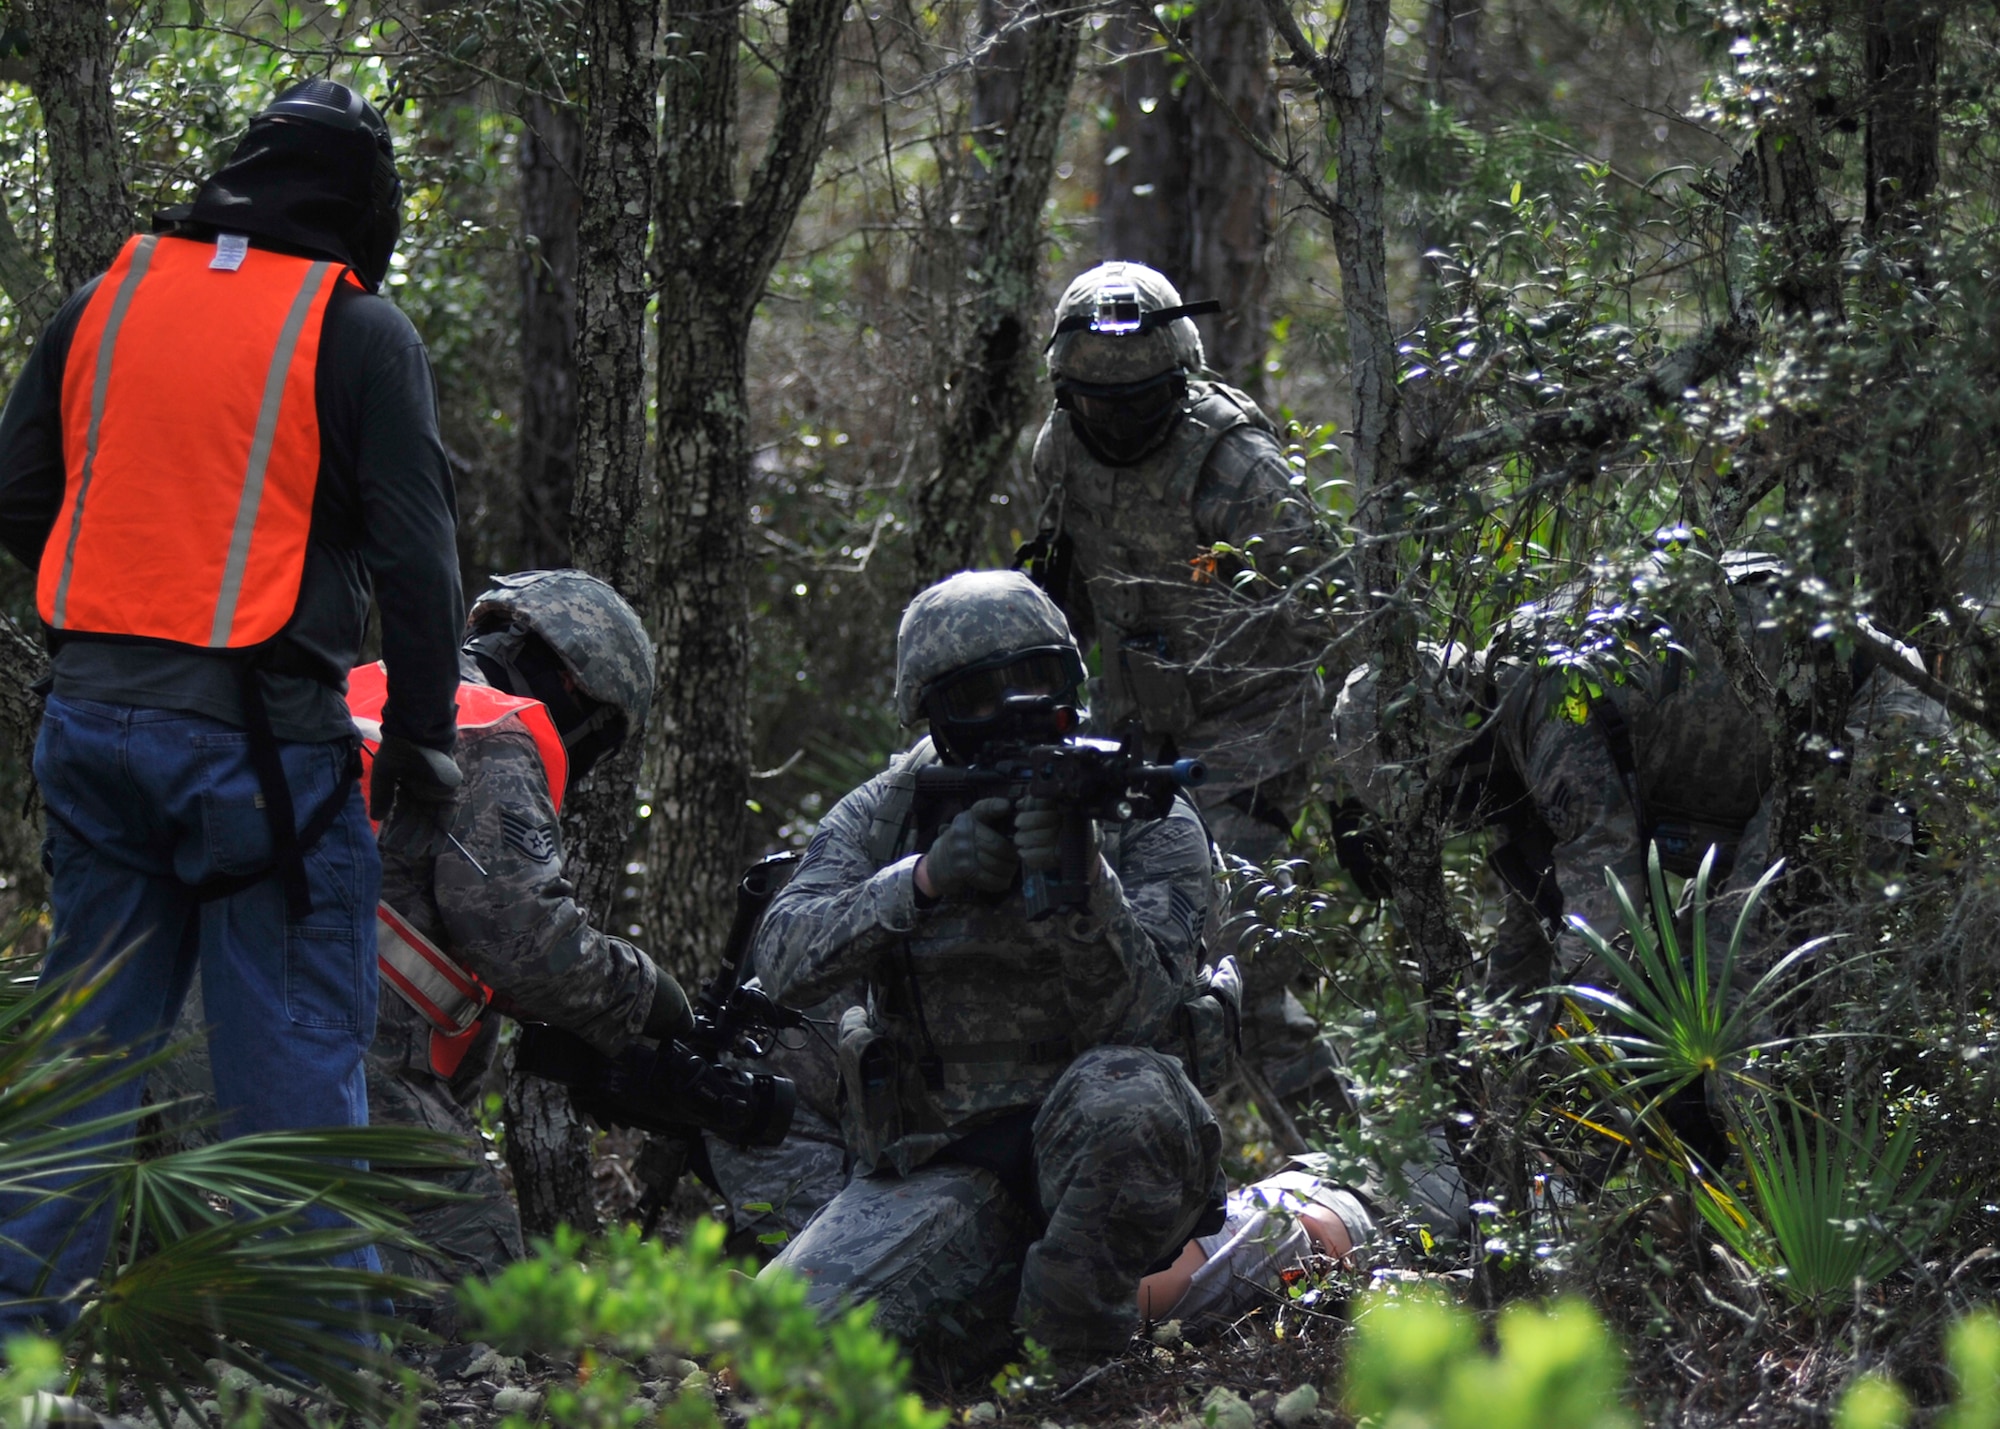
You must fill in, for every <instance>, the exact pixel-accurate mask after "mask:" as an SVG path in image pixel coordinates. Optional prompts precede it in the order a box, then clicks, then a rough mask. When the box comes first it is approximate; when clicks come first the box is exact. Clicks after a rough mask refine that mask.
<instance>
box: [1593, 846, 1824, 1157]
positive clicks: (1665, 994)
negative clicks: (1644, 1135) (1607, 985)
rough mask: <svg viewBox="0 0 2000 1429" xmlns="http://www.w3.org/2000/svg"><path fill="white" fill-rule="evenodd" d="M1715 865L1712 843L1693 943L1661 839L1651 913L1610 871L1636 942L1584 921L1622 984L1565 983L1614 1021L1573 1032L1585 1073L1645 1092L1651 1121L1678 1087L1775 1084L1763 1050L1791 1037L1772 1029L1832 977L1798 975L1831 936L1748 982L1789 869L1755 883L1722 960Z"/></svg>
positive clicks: (1653, 863)
mask: <svg viewBox="0 0 2000 1429" xmlns="http://www.w3.org/2000/svg"><path fill="white" fill-rule="evenodd" d="M1714 865H1715V850H1714V849H1713V848H1711V849H1710V850H1709V851H1708V855H1707V857H1705V858H1703V860H1702V863H1701V869H1700V871H1699V872H1698V873H1697V874H1696V876H1695V882H1694V901H1693V909H1692V918H1691V922H1690V924H1689V928H1690V932H1689V938H1688V946H1687V948H1686V949H1685V950H1683V949H1682V947H1681V939H1680V935H1679V933H1678V932H1677V931H1676V929H1675V927H1674V903H1673V900H1671V899H1670V898H1668V896H1667V887H1666V879H1665V878H1664V876H1663V875H1662V874H1661V871H1660V851H1659V848H1658V847H1657V846H1654V847H1652V848H1650V849H1649V850H1648V852H1647V859H1646V876H1647V881H1648V882H1649V883H1650V885H1651V889H1652V899H1651V908H1652V917H1651V919H1650V920H1649V919H1648V918H1646V917H1644V916H1642V915H1641V914H1640V912H1639V911H1638V909H1636V908H1635V907H1633V906H1632V899H1631V897H1630V895H1629V894H1627V893H1626V891H1625V886H1624V884H1623V883H1621V882H1620V881H1619V880H1618V878H1617V877H1616V876H1615V875H1613V874H1612V873H1611V871H1610V870H1609V869H1607V870H1605V874H1604V877H1605V882H1606V883H1607V885H1609V887H1610V888H1611V890H1612V892H1613V893H1614V894H1615V895H1616V896H1617V899H1618V906H1619V914H1620V917H1621V918H1622V920H1623V922H1624V924H1625V932H1626V935H1627V937H1628V938H1629V939H1630V941H1631V953H1630V954H1629V955H1627V953H1625V952H1624V951H1623V950H1622V949H1621V948H1620V947H1619V945H1618V944H1616V943H1614V942H1612V941H1611V940H1610V939H1609V938H1607V937H1605V935H1604V934H1603V933H1601V932H1599V931H1598V930H1597V929H1595V928H1592V927H1590V926H1589V925H1588V924H1587V923H1581V922H1579V923H1578V924H1577V925H1576V926H1577V929H1578V931H1579V932H1581V933H1582V934H1583V935H1584V937H1585V938H1586V939H1588V940H1589V943H1590V946H1591V948H1592V950H1593V951H1594V952H1595V953H1596V955H1597V961H1598V962H1599V963H1601V964H1602V965H1603V966H1604V967H1605V968H1607V969H1608V970H1609V971H1610V973H1611V977H1612V982H1613V984H1614V986H1615V989H1616V990H1615V991H1606V990H1604V989H1601V988H1594V987H1580V986H1579V987H1566V988H1562V989H1560V991H1561V992H1562V993H1564V994H1566V995H1568V996H1570V997H1573V998H1575V999H1576V1000H1577V1001H1579V1002H1584V1003H1588V1004H1591V1005H1594V1006H1596V1007H1598V1008H1600V1009H1601V1010H1602V1011H1604V1012H1606V1013H1608V1014H1610V1018H1611V1019H1612V1021H1611V1022H1610V1024H1609V1025H1608V1027H1607V1029H1606V1030H1600V1031H1597V1032H1594V1033H1592V1034H1591V1035H1588V1036H1584V1037H1575V1038H1570V1039H1568V1042H1567V1045H1568V1046H1569V1047H1570V1048H1571V1050H1572V1052H1573V1053H1574V1054H1576V1055H1577V1056H1578V1058H1579V1059H1580V1061H1581V1062H1582V1064H1583V1065H1582V1074H1583V1075H1586V1076H1588V1077H1590V1078H1592V1079H1594V1080H1599V1081H1604V1080H1605V1079H1606V1078H1608V1079H1609V1081H1610V1083H1611V1084H1612V1085H1615V1086H1616V1087H1618V1088H1620V1089H1621V1090H1622V1091H1624V1092H1625V1093H1627V1094H1630V1093H1635V1092H1638V1093H1643V1094H1644V1099H1643V1101H1641V1103H1640V1104H1639V1105H1638V1106H1637V1108H1636V1115H1638V1116H1639V1117H1640V1118H1641V1119H1644V1118H1647V1117H1650V1116H1652V1115H1653V1113H1655V1112H1656V1111H1657V1110H1658V1109H1659V1107H1660V1104H1661V1103H1662V1102H1664V1101H1665V1100H1666V1099H1667V1098H1668V1097H1671V1096H1672V1095H1673V1094H1674V1093H1676V1092H1678V1091H1681V1090H1682V1089H1683V1088H1685V1087H1689V1086H1692V1085H1696V1084H1700V1085H1702V1086H1703V1087H1704V1089H1705V1090H1708V1091H1711V1092H1718V1093H1719V1092H1722V1091H1723V1090H1724V1089H1725V1088H1730V1087H1734V1088H1737V1089H1748V1090H1752V1091H1756V1092H1762V1091H1765V1090H1767V1087H1766V1084H1765V1083H1764V1082H1763V1081H1762V1080H1760V1079H1759V1078H1758V1077H1757V1076H1756V1074H1755V1073H1754V1072H1753V1071H1752V1070H1751V1067H1752V1065H1753V1063H1754V1061H1755V1060H1756V1059H1757V1058H1758V1056H1759V1055H1760V1054H1763V1053H1767V1052H1770V1051H1773V1050H1775V1049H1777V1048H1779V1047H1782V1046H1784V1045H1786V1043H1787V1042H1788V1041H1789V1040H1790V1039H1772V1038H1768V1037H1765V1036H1763V1035H1762V1033H1761V1029H1762V1027H1764V1026H1765V1025H1767V1024H1768V1020H1769V1019H1770V1018H1772V1017H1774V1016H1776V1015H1778V1013H1779V1012H1780V1011H1781V1009H1782V1008H1783V1006H1784V1004H1785V1003H1786V1002H1787V1001H1788V1000H1790V999H1792V998H1795V997H1796V996H1797V995H1798V994H1799V993H1800V992H1801V991H1803V990H1804V989H1805V988H1806V987H1808V986H1810V985H1811V983H1812V982H1813V981H1814V980H1816V979H1817V978H1820V977H1824V976H1826V970H1825V969H1821V970H1820V971H1818V972H1815V973H1813V974H1811V975H1810V976H1808V977H1805V978H1794V977H1792V976H1791V974H1792V972H1793V970H1794V969H1795V968H1796V967H1798V965H1799V964H1800V963H1802V962H1804V961H1805V960H1806V959H1807V958H1809V957H1811V956H1812V954H1813V953H1814V952H1815V951H1817V950H1818V949H1819V948H1820V947H1821V946H1823V945H1824V944H1825V942H1826V941H1827V940H1825V939H1815V940H1814V941H1812V942H1809V943H1805V944H1803V945H1801V946H1800V947H1797V948H1794V949H1793V950H1792V951H1791V952H1790V953H1788V954H1786V955H1785V956H1784V957H1782V958H1780V959H1778V960H1777V962H1775V963H1774V964H1773V965H1772V966H1771V968H1770V969H1769V970H1768V971H1766V972H1765V973H1763V974H1762V975H1761V976H1759V977H1758V978H1757V979H1756V980H1755V981H1754V982H1753V983H1751V984H1750V985H1749V986H1748V987H1747V988H1739V987H1738V986H1737V985H1736V984H1737V981H1738V979H1737V972H1738V969H1739V968H1740V967H1741V966H1742V959H1743V943H1744V938H1745V935H1746V934H1747V933H1748V931H1749V929H1750V928H1751V926H1752V924H1753V923H1754V921H1755V919H1756V914H1757V907H1758V904H1759V903H1760V902H1761V900H1762V899H1763V896H1764V893H1765V891H1766V890H1767V889H1769V888H1770V886H1771V884H1772V882H1773V880H1775V879H1776V878H1777V876H1778V874H1779V871H1780V869H1779V867H1778V866H1773V867H1772V868H1770V869H1768V870H1767V871H1766V872H1765V874H1764V876H1763V877H1762V878H1760V879H1758V880H1757V883H1756V885H1755V886H1754V887H1752V888H1751V890H1750V892H1749V895H1748V896H1747V897H1746V898H1745V899H1744V901H1743V908H1742V911H1741V912H1740V913H1739V914H1738V915H1737V918H1736V926H1735V928H1734V929H1733V930H1732V932H1731V933H1730V937H1729V942H1728V944H1727V946H1726V947H1725V948H1723V950H1722V952H1721V955H1720V957H1719V958H1718V957H1717V956H1716V955H1715V951H1714V949H1713V947H1712V942H1713V940H1712V939H1711V937H1710V935H1709V928H1708V908H1709V894H1708V884H1709V877H1710V874H1711V873H1712V872H1713V870H1714ZM1600 1053H1604V1054H1608V1058H1607V1057H1604V1056H1600V1055H1598V1054H1600Z"/></svg>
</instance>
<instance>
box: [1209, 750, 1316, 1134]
mask: <svg viewBox="0 0 2000 1429" xmlns="http://www.w3.org/2000/svg"><path fill="white" fill-rule="evenodd" d="M1311 784H1312V780H1311V771H1310V769H1309V768H1307V767H1305V766H1301V767H1300V768H1297V769H1293V770H1288V771H1286V772H1285V773H1284V774H1281V775H1279V776H1278V777H1277V778H1275V779H1267V780H1265V781H1264V782H1263V783H1262V784H1259V785H1257V786H1256V788H1255V789H1254V790H1250V791H1236V792H1235V793H1233V794H1232V792H1231V791H1229V790H1218V791H1216V792H1215V793H1214V794H1213V795H1211V794H1210V793H1209V791H1208V790H1207V789H1205V788H1204V789H1203V790H1202V799H1201V804H1202V810H1201V817H1202V820H1203V822H1205V823H1206V824H1207V825H1208V835H1209V837H1210V838H1211V839H1213V840H1215V843H1216V846H1217V847H1219V848H1220V849H1221V850H1222V851H1223V853H1224V854H1226V855H1229V856H1231V857H1234V858H1243V859H1248V860H1249V861H1250V862H1252V863H1258V864H1263V863H1269V862H1270V861H1271V860H1273V859H1276V858H1278V857H1280V856H1282V855H1283V853H1284V851H1285V848H1286V845H1287V844H1288V842H1289V841H1290V835H1289V833H1288V831H1286V830H1285V829H1281V828H1280V827H1279V826H1278V825H1277V824H1276V823H1274V822H1272V821H1271V820H1269V819H1265V818H1260V817H1258V814H1259V813H1261V812H1263V811H1265V810H1271V811H1274V812H1275V811H1282V812H1283V815H1284V816H1285V817H1291V816H1294V815H1296V814H1297V813H1298V811H1299V809H1300V808H1301V807H1302V806H1303V805H1304V803H1305V800H1306V798H1307V796H1308V795H1309V794H1310V792H1311ZM1244 792H1248V793H1250V794H1251V795H1252V797H1251V798H1249V799H1244V798H1242V794H1243V793H1244ZM1245 804H1248V805H1250V807H1249V808H1245V807H1244V805H1245ZM1242 931H1243V923H1242V922H1241V921H1240V920H1238V919H1232V920H1231V921H1230V922H1228V923H1226V924H1225V925H1224V926H1223V930H1222V935H1221V937H1220V939H1219V940H1218V943H1217V946H1216V948H1215V953H1216V955H1217V956H1218V957H1220V956H1223V955H1224V954H1229V953H1234V954H1235V955H1236V959H1237V962H1238V963H1239V964H1240V965H1241V966H1242V969H1243V1056H1244V1058H1245V1060H1247V1061H1248V1062H1250V1063H1251V1065H1252V1066H1254V1067H1256V1068H1257V1069H1258V1070H1259V1071H1260V1072H1261V1073H1262V1074H1263V1077H1264V1080H1265V1081H1266V1082H1268V1083H1269V1084H1270V1088H1271V1091H1272V1092H1273V1093H1274V1094H1275V1095H1276V1096H1277V1097H1278V1099H1279V1100H1280V1101H1282V1102H1284V1103H1285V1106H1286V1108H1287V1109H1288V1110H1289V1111H1291V1112H1292V1114H1293V1115H1295V1116H1297V1115H1300V1114H1302V1113H1304V1112H1305V1111H1306V1110H1307V1108H1308V1107H1310V1106H1313V1105H1315V1104H1317V1105H1321V1106H1327V1107H1333V1108H1344V1107H1345V1106H1346V1104H1347V1098H1346V1094H1345V1093H1344V1091H1343V1090H1342V1089H1341V1085H1340V1081H1339V1078H1338V1076H1337V1075H1336V1072H1337V1068H1338V1066H1339V1062H1338V1058H1337V1057H1336V1055H1335V1053H1334V1050H1333V1048H1332V1046H1331V1044H1329V1043H1328V1042H1327V1041H1326V1039H1325V1038H1323V1037H1321V1036H1320V1030H1319V1024H1318V1023H1317V1022H1315V1021H1314V1020H1313V1017H1312V1014H1311V1013H1309V1012H1307V1011H1306V1010H1305V1007H1304V1006H1303V1005H1302V1004H1301V1003H1300V1002H1299V1000H1298V997H1297V996H1296V995H1295V994H1294V993H1293V991H1292V989H1293V988H1294V987H1295V986H1297V985H1298V983H1299V982H1300V981H1301V980H1302V979H1303V978H1304V977H1305V975H1306V971H1307V969H1306V964H1305V960H1304V959H1303V958H1301V957H1300V956H1299V954H1298V953H1297V952H1296V951H1293V950H1292V949H1291V948H1290V947H1286V948H1284V949H1282V950H1280V949H1277V948H1271V947H1259V948H1254V949H1253V948H1250V947H1246V946H1242V945H1240V943H1239V941H1238V940H1239V938H1240V936H1241V934H1242Z"/></svg>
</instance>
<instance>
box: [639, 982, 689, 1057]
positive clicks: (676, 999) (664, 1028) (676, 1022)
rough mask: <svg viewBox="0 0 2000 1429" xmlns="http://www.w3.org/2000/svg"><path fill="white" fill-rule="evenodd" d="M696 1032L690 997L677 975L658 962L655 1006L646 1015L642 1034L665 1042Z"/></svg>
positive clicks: (654, 996) (654, 997) (654, 989)
mask: <svg viewBox="0 0 2000 1429" xmlns="http://www.w3.org/2000/svg"><path fill="white" fill-rule="evenodd" d="M692 1031H694V1010H693V1009H692V1008H690V1007H689V1006H688V1000H687V994H686V993H684V992H682V991H681V985H680V984H679V983H677V982H675V981H674V979H673V974H671V973H669V972H668V971H667V970H666V969H665V968H663V967H661V966H660V965H659V964H658V963H655V964H653V1005H652V1007H651V1008H650V1009H649V1010H648V1011H647V1013H646V1025H645V1026H644V1027H643V1028H641V1029H640V1033H639V1035H640V1036H642V1037H654V1038H658V1039H659V1040H660V1041H662V1042H664V1041H666V1040H667V1039H668V1038H671V1037H685V1036H687V1035H688V1033H690V1032H692Z"/></svg>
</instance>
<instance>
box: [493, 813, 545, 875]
mask: <svg viewBox="0 0 2000 1429" xmlns="http://www.w3.org/2000/svg"><path fill="white" fill-rule="evenodd" d="M500 836H501V837H502V838H504V839H506V840H507V842H508V843H510V844H512V845H513V846H514V847H515V848H517V849H519V850H520V851H521V853H522V854H523V855H524V856H525V857H526V858H527V859H529V861H531V862H533V863H549V862H551V861H552V860H553V859H554V858H555V856H556V848H557V843H556V826H555V825H554V824H537V823H531V822H529V821H528V820H527V819H524V818H522V817H521V816H520V815H519V814H516V813H514V812H513V811H512V810H509V809H502V810H501V811H500Z"/></svg>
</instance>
